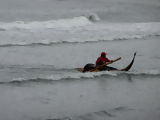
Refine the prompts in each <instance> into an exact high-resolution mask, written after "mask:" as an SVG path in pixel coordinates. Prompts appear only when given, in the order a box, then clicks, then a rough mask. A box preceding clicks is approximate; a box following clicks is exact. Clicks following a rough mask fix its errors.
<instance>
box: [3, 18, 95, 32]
mask: <svg viewBox="0 0 160 120" xmlns="http://www.w3.org/2000/svg"><path fill="white" fill-rule="evenodd" d="M91 23H92V22H91V21H90V20H89V19H88V18H87V17H85V16H80V17H74V18H71V19H60V20H49V21H33V22H24V21H15V22H11V23H3V22H1V23H0V28H1V29H0V30H11V29H42V28H43V29H44V28H55V29H56V28H57V29H58V28H61V29H62V28H73V27H80V26H86V25H89V24H91Z"/></svg>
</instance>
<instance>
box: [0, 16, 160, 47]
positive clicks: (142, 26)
mask: <svg viewBox="0 0 160 120" xmlns="http://www.w3.org/2000/svg"><path fill="white" fill-rule="evenodd" d="M90 16H93V15H90ZM82 26H83V27H82ZM3 27H4V29H5V30H4V31H3ZM0 28H1V29H2V31H0V36H1V39H0V47H11V46H39V45H47V46H50V45H53V44H68V43H69V44H70V43H88V42H100V41H114V40H117V41H118V40H133V39H143V38H147V37H150V36H160V23H158V22H157V23H156V22H153V23H93V22H91V21H90V20H89V19H88V18H87V17H85V16H80V17H76V18H72V19H63V20H57V21H56V20H53V21H42V22H36V21H35V22H29V23H25V22H15V23H14V22H13V23H5V24H2V23H0ZM25 28H26V29H25ZM27 28H28V29H27ZM48 28H55V29H48ZM7 29H9V30H7Z"/></svg>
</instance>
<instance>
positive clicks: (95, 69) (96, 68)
mask: <svg viewBox="0 0 160 120" xmlns="http://www.w3.org/2000/svg"><path fill="white" fill-rule="evenodd" d="M120 59H121V57H119V58H117V59H115V60H112V61H111V62H107V63H105V64H103V65H99V66H97V67H95V68H94V69H92V70H89V71H87V72H93V71H97V70H98V69H99V68H101V67H103V66H106V65H109V64H112V63H113V62H116V61H118V60H120Z"/></svg>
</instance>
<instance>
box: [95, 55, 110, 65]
mask: <svg viewBox="0 0 160 120" xmlns="http://www.w3.org/2000/svg"><path fill="white" fill-rule="evenodd" d="M110 61H111V60H109V59H108V58H102V57H99V58H98V59H97V61H96V65H103V64H104V63H106V62H110Z"/></svg>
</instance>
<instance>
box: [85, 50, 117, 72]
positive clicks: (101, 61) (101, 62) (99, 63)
mask: <svg viewBox="0 0 160 120" xmlns="http://www.w3.org/2000/svg"><path fill="white" fill-rule="evenodd" d="M107 62H111V63H112V62H113V61H112V60H110V59H108V58H107V57H106V52H102V53H101V56H100V57H98V59H97V60H96V65H95V64H92V63H89V64H86V65H85V66H84V68H83V72H87V71H90V70H95V69H98V70H100V71H104V70H106V71H110V70H117V69H116V68H113V67H109V66H106V65H105V63H107ZM103 65H104V66H103Z"/></svg>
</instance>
